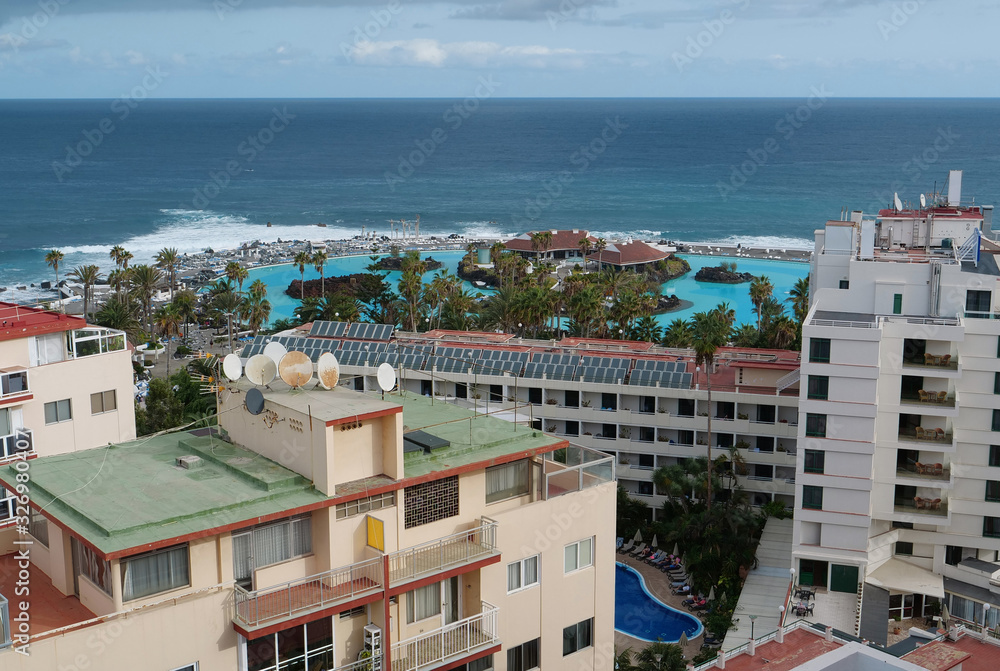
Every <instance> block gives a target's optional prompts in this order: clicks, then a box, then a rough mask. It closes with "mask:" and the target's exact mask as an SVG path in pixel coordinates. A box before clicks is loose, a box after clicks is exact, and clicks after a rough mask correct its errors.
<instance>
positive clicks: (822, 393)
mask: <svg viewBox="0 0 1000 671" xmlns="http://www.w3.org/2000/svg"><path fill="white" fill-rule="evenodd" d="M807 390H808V391H807V392H806V397H807V398H813V399H818V400H820V401H825V400H827V398H828V397H829V395H830V378H829V377H828V376H826V375H810V376H809V379H808V382H807Z"/></svg>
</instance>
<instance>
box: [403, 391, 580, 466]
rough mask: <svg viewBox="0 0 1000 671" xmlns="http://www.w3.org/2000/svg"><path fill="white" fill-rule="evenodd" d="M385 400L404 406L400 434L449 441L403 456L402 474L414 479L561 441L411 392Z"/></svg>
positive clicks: (534, 430)
mask: <svg viewBox="0 0 1000 671" xmlns="http://www.w3.org/2000/svg"><path fill="white" fill-rule="evenodd" d="M385 398H386V400H387V401H388V400H390V398H391V400H392V401H393V402H394V403H399V404H400V405H402V406H403V426H404V432H403V435H404V436H406V435H407V433H406V432H408V431H416V430H419V431H422V432H424V433H427V434H430V435H432V436H436V437H438V438H442V439H444V440H445V441H448V442H449V443H450V445H449V446H447V447H441V448H438V449H435V450H432V451H431V452H430V454H427V453H425V452H407V453H406V454H404V455H403V472H404V475H405V477H407V478H413V477H420V476H422V475H427V474H428V473H433V472H434V471H442V470H446V469H451V468H460V467H462V466H468V465H469V464H474V463H478V462H482V461H490V460H493V459H498V458H501V457H506V456H509V455H511V454H516V453H519V452H525V451H528V450H536V449H539V448H543V447H548V446H550V445H555V444H558V443H561V442H563V441H562V440H561V439H559V438H553V437H552V436H546V435H545V434H543V433H542V432H541V431H538V430H536V429H531V428H528V427H526V426H520V425H517V424H514V423H513V422H508V421H505V420H502V419H497V418H496V417H492V416H490V415H484V414H477V413H476V412H475V411H474V410H469V409H467V408H462V407H459V406H457V405H453V404H451V403H446V402H444V401H439V400H435V401H434V403H433V405H432V404H431V399H430V398H428V397H425V396H420V395H417V394H413V393H407V394H406V395H405V396H400V395H399V394H398V393H393V394H391V397H390V394H386V395H385Z"/></svg>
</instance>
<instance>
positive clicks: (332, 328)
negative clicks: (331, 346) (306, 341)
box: [309, 320, 347, 338]
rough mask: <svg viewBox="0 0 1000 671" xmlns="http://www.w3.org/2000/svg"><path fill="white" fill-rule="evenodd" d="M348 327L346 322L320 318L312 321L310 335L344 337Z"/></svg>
mask: <svg viewBox="0 0 1000 671" xmlns="http://www.w3.org/2000/svg"><path fill="white" fill-rule="evenodd" d="M346 329H347V323H346V322H331V321H324V320H318V321H314V322H313V323H312V328H310V329H309V335H311V336H319V337H323V338H342V337H343V336H344V331H345V330H346Z"/></svg>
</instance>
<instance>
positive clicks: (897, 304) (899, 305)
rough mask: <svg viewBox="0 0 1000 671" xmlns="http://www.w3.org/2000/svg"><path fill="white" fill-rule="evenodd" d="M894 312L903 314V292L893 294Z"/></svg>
mask: <svg viewBox="0 0 1000 671" xmlns="http://www.w3.org/2000/svg"><path fill="white" fill-rule="evenodd" d="M892 314H894V315H900V314H903V294H893V295H892Z"/></svg>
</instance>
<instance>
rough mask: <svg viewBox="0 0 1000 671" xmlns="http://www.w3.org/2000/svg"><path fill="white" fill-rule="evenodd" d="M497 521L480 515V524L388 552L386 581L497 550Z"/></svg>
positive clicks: (416, 575)
mask: <svg viewBox="0 0 1000 671" xmlns="http://www.w3.org/2000/svg"><path fill="white" fill-rule="evenodd" d="M499 552H500V550H499V549H498V548H497V523H496V522H494V521H493V520H490V519H487V518H485V517H484V518H482V521H481V522H480V524H479V526H477V527H474V528H472V529H469V530H468V531H460V532H458V533H455V534H451V535H450V536H445V537H443V538H438V539H437V540H433V541H429V542H427V543H421V544H420V545H415V546H413V547H411V548H407V549H405V550H400V551H398V552H393V553H392V554H390V555H389V582H390V583H392V584H394V585H395V584H397V583H400V582H406V581H409V580H413V579H415V578H419V577H421V576H423V575H427V574H430V573H437V572H440V571H442V570H444V569H446V568H448V567H450V566H458V565H461V564H468V563H470V562H474V561H478V560H480V559H484V558H486V557H489V556H492V555H495V554H499Z"/></svg>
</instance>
